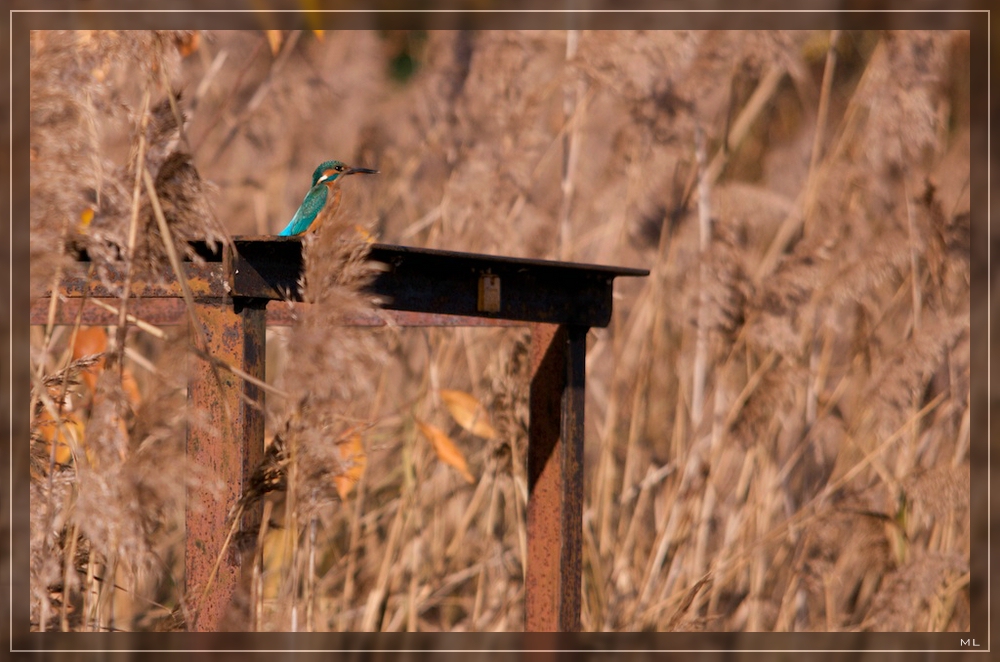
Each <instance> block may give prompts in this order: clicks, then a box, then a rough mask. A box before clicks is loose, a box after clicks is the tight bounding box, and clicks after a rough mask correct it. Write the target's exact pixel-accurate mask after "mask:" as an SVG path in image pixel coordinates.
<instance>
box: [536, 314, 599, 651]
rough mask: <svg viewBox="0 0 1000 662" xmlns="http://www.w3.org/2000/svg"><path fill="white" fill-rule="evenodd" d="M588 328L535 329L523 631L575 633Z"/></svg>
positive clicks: (577, 614) (550, 327)
mask: <svg viewBox="0 0 1000 662" xmlns="http://www.w3.org/2000/svg"><path fill="white" fill-rule="evenodd" d="M585 343H586V328H583V327H565V326H559V327H555V326H553V325H549V324H534V325H532V327H531V365H532V371H533V372H532V380H531V394H530V406H531V411H530V421H529V428H528V438H529V440H528V490H529V498H528V568H527V577H525V607H524V611H525V630H526V631H528V632H575V631H578V630H579V629H580V581H581V562H580V560H581V549H582V547H581V545H582V535H583V528H582V524H583V453H582V451H583V397H582V396H583V385H582V383H581V382H580V380H579V378H578V377H577V375H578V374H579V371H580V370H581V369H582V368H583V367H584V358H585V352H581V347H583V348H584V349H585V347H586V345H585Z"/></svg>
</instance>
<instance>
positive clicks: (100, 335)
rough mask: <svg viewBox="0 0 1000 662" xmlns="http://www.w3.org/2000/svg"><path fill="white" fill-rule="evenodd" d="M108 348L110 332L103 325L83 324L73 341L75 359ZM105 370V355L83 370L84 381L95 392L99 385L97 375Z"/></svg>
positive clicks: (99, 352) (98, 352)
mask: <svg viewBox="0 0 1000 662" xmlns="http://www.w3.org/2000/svg"><path fill="white" fill-rule="evenodd" d="M107 348H108V332H107V331H106V330H105V329H104V327H103V326H81V327H80V330H79V331H78V332H77V334H76V340H75V341H74V342H73V360H74V361H76V360H77V359H80V358H83V357H84V356H90V355H92V354H103V353H104V352H105V351H106V350H107ZM102 370H104V357H103V356H102V357H101V359H100V360H99V361H98V362H97V363H95V364H94V365H92V366H90V367H89V368H86V369H85V370H84V371H83V375H82V377H83V381H84V382H85V383H86V384H87V388H89V389H90V392H91V393H93V392H94V387H95V386H96V385H97V377H98V375H100V374H101V371H102Z"/></svg>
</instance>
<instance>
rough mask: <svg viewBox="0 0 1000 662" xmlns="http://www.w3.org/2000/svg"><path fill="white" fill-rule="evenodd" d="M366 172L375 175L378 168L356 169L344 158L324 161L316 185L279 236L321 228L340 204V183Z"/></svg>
mask: <svg viewBox="0 0 1000 662" xmlns="http://www.w3.org/2000/svg"><path fill="white" fill-rule="evenodd" d="M358 173H363V174H366V175H374V174H377V173H378V170H372V169H371V168H352V167H351V166H348V165H345V164H343V163H341V162H340V161H324V162H323V163H321V164H319V166H318V167H317V168H316V170H315V171H314V172H313V178H312V188H310V189H309V192H308V193H306V197H305V199H304V200H302V204H301V205H299V209H298V211H296V212H295V216H293V217H292V220H291V221H290V222H289V223H288V225H287V226H286V227H285V229H284V230H282V231H281V232H280V233H278V236H279V237H291V236H293V235H297V234H303V233H305V232H309V231H313V232H315V231H316V230H319V228H320V226H321V225H323V221H325V220H326V219H328V218H332V217H333V216H334V214H336V213H337V208H338V207H340V193H341V191H340V183H341V181H342V180H343V178H344V177H346V176H347V175H355V174H358Z"/></svg>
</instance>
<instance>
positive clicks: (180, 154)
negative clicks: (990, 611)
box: [30, 31, 981, 632]
mask: <svg viewBox="0 0 1000 662" xmlns="http://www.w3.org/2000/svg"><path fill="white" fill-rule="evenodd" d="M969 52H970V51H969V37H968V33H967V32H945V31H942V32H907V31H885V32H828V31H822V32H751V31H734V32H659V31H650V32H628V33H624V32H612V31H609V32H603V31H599V32H591V31H584V32H574V31H569V32H565V31H551V32H477V31H459V32H421V31H399V32H375V31H370V32H364V31H359V32H352V31H345V32H312V31H303V32H277V31H271V32H260V31H258V32H163V33H155V32H35V33H32V37H31V65H30V66H31V136H30V139H31V293H32V298H33V299H34V298H35V297H38V296H40V295H41V294H42V292H44V290H45V289H46V288H48V287H50V286H51V284H52V283H53V279H54V278H57V277H58V275H59V274H60V270H61V269H62V268H63V267H64V266H65V265H66V264H67V263H68V260H70V259H72V250H71V249H72V248H74V247H80V246H83V247H86V248H87V249H88V251H89V252H90V254H91V255H92V256H93V258H94V261H95V269H96V273H97V275H98V277H101V276H102V274H103V268H104V266H105V265H106V264H107V263H108V261H109V260H111V259H113V258H114V257H115V256H116V255H117V254H119V253H120V254H122V255H126V256H130V258H129V261H130V264H131V265H132V266H131V268H132V269H133V272H134V274H135V278H139V277H149V278H155V277H157V275H159V274H165V273H170V272H171V265H170V262H169V260H168V256H167V254H166V252H165V249H164V240H163V237H162V236H161V234H160V230H159V228H160V227H161V226H160V225H159V224H158V221H157V219H156V218H155V216H156V214H155V210H154V209H153V205H152V202H151V198H150V188H149V187H147V186H145V185H144V184H143V183H142V180H143V174H142V173H143V172H144V171H148V172H149V173H150V176H151V178H152V179H153V180H154V186H153V188H154V189H155V192H156V196H157V199H158V200H160V201H161V202H162V206H163V208H164V216H165V219H164V220H165V221H166V223H167V227H168V228H169V230H170V235H171V241H172V242H174V243H175V244H176V245H178V246H181V247H183V246H184V245H185V243H184V242H185V241H186V240H188V239H191V238H202V237H206V238H208V239H209V240H211V241H214V242H224V241H227V240H228V237H229V236H231V235H234V234H276V233H277V232H278V231H279V230H280V229H281V228H282V227H284V225H285V224H286V223H287V221H288V219H289V218H290V217H291V215H292V213H293V212H294V211H295V209H296V207H297V206H298V204H299V203H300V202H301V199H302V196H303V195H304V194H305V192H306V190H307V188H308V181H309V177H310V175H311V173H312V170H313V168H314V167H315V166H316V165H317V164H318V163H320V162H321V161H323V160H325V159H329V158H336V159H340V160H342V161H345V162H347V163H350V164H351V165H357V166H364V167H374V168H378V169H379V170H380V171H381V174H379V175H377V176H374V177H366V178H360V177H359V178H350V179H349V180H348V181H347V182H346V183H345V185H344V188H345V196H344V204H343V206H342V208H341V214H340V217H339V221H340V222H339V223H338V224H335V225H334V226H332V227H329V228H324V230H323V232H321V233H320V234H319V236H317V237H316V238H315V239H314V240H310V241H309V242H308V246H307V249H306V250H307V273H306V279H305V285H304V287H305V293H306V297H307V299H308V300H310V301H313V302H314V303H315V305H314V306H313V307H312V308H311V309H310V310H309V312H307V313H305V314H304V315H303V316H302V318H301V319H299V320H298V321H297V323H296V324H295V325H294V326H292V327H289V328H272V329H269V331H268V366H267V371H268V381H269V382H270V383H271V384H272V386H273V389H272V391H271V392H270V393H269V395H268V399H267V406H268V431H269V435H268V436H269V443H273V442H270V439H271V438H272V437H273V436H274V435H275V434H277V436H278V438H279V439H281V440H282V441H283V443H284V444H285V445H286V450H285V451H283V452H282V453H281V454H280V460H281V463H280V465H281V467H280V468H281V470H282V471H283V472H285V473H284V474H283V475H284V476H285V480H286V488H287V489H286V490H285V491H280V492H272V493H269V494H267V495H266V496H265V499H266V502H267V503H266V505H265V512H267V513H268V514H269V517H268V519H267V521H268V527H267V529H266V530H265V531H263V532H262V533H261V536H260V537H261V539H262V540H263V549H262V553H261V556H262V558H263V562H262V565H261V568H260V572H259V575H258V576H257V578H256V579H255V581H254V587H253V592H252V593H251V594H249V595H247V596H244V598H245V599H243V600H242V601H241V602H240V603H239V604H238V605H237V606H235V607H234V610H233V615H232V623H233V624H234V627H241V628H248V629H257V630H278V631H287V630H290V629H296V630H316V631H331V630H341V631H357V630H390V631H392V630H397V631H398V630H411V631H412V630H422V631H445V630H446V631H483V630H487V631H510V630H519V629H521V628H522V627H523V595H524V591H523V577H524V566H525V521H524V512H525V499H526V491H527V489H526V476H525V459H524V458H525V444H526V423H527V421H526V413H527V404H526V403H527V385H528V383H527V379H528V372H527V371H528V365H527V353H526V352H527V344H526V343H527V335H526V333H525V332H524V331H521V330H509V329H508V330H503V329H500V330H497V329H493V330H487V329H410V330H400V329H392V328H388V329H381V330H370V329H354V328H347V327H342V326H339V321H340V320H342V319H343V317H344V316H345V315H349V314H350V313H351V312H354V311H357V310H358V309H363V308H367V307H370V305H371V303H370V302H369V301H367V300H366V299H365V297H363V296H361V295H360V294H359V288H360V286H361V285H363V283H364V282H365V279H366V278H367V276H368V274H367V273H366V269H365V267H364V261H363V259H362V258H363V256H364V252H365V250H366V249H365V247H366V246H367V241H366V239H365V238H366V237H370V236H374V237H377V238H378V239H379V240H380V241H385V242H389V243H401V244H407V245H413V246H427V247H433V248H445V249H451V250H461V251H474V252H485V253H493V254H502V255H512V256H522V257H533V258H551V259H566V260H574V261H583V262H594V263H606V264H616V265H627V266H640V267H647V268H650V269H651V270H652V275H651V276H650V277H649V278H647V279H641V280H640V279H636V280H630V279H623V280H622V281H621V282H619V283H618V284H617V285H616V288H617V293H618V295H619V296H618V299H617V300H616V307H615V316H614V319H613V321H612V323H611V325H610V327H609V328H607V329H595V330H593V331H592V332H591V334H590V338H589V343H588V355H587V369H588V378H587V386H588V392H587V425H586V447H585V457H586V504H585V512H584V526H585V535H584V545H585V548H584V577H583V589H584V600H583V615H582V618H583V627H584V629H586V630H596V631H602V630H605V631H635V630H711V631H844V630H846V631H934V630H948V631H958V632H965V631H968V629H969V623H970V599H969V586H970V574H969V558H970V535H971V534H970V514H969V498H970V497H969V463H970V449H969V446H970V433H969V421H970V410H969V403H970V380H969V363H970V359H969V355H970V352H969V328H970V307H969V306H970V304H969V288H970V251H971V250H972V247H971V245H970V220H969V219H970V203H969V176H970V140H972V139H973V137H972V131H971V130H970V119H969V117H970V110H969V108H970V105H969V104H970V102H969V99H970V83H969V80H970V73H969V70H970V61H969V60H970V56H969ZM173 92H178V93H179V94H177V95H174V94H173ZM181 116H183V117H184V118H186V121H185V122H179V121H178V120H179V118H180V117H181ZM974 139H976V140H979V139H981V137H979V136H975V137H974ZM188 347H189V339H188V338H187V337H186V336H185V335H184V334H183V333H182V332H181V330H179V329H169V328H164V329H156V328H155V327H154V328H152V329H145V330H143V329H136V328H132V329H130V330H128V331H126V330H125V329H124V327H123V326H119V327H117V328H116V327H112V328H111V329H86V328H80V329H76V328H73V327H56V328H51V329H48V328H43V327H34V328H33V329H32V344H31V353H32V372H33V382H32V386H33V397H32V439H31V444H32V446H31V452H32V480H31V507H32V510H31V513H32V514H31V526H32V530H31V596H32V603H31V622H32V626H33V628H36V629H45V630H60V629H62V630H107V629H118V630H137V629H138V630H149V629H183V628H184V627H185V614H186V613H187V612H188V610H189V609H190V606H191V603H192V602H193V601H195V600H196V596H191V595H188V596H184V595H182V592H181V591H180V589H179V586H180V579H181V573H182V569H183V564H182V552H183V507H184V490H185V488H186V487H188V486H193V485H201V486H205V485H208V486H211V485H212V484H213V481H214V480H215V479H214V477H213V476H211V475H209V474H208V473H207V472H205V471H203V470H199V468H198V467H191V466H188V465H187V464H186V463H185V461H184V452H183V449H184V431H185V429H186V426H187V425H190V424H204V422H203V421H199V420H191V419H190V416H189V415H188V414H186V413H185V408H184V402H185V395H184V388H185V383H186V374H185V372H184V366H185V365H186V364H187V357H188V355H189V353H190V352H189V349H188ZM251 544H253V541H251Z"/></svg>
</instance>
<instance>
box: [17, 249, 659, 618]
mask: <svg viewBox="0 0 1000 662" xmlns="http://www.w3.org/2000/svg"><path fill="white" fill-rule="evenodd" d="M193 247H194V249H195V252H196V253H197V254H198V255H200V256H201V257H202V258H203V259H205V260H206V261H205V262H204V263H190V262H188V263H185V265H184V278H185V280H187V283H188V285H189V287H190V290H191V293H192V296H193V298H194V301H195V304H194V311H193V313H194V317H195V319H197V324H198V325H199V328H200V332H201V334H202V336H203V337H204V339H205V343H206V345H207V347H206V350H207V351H208V353H209V354H211V355H212V356H214V357H215V358H216V359H217V360H222V361H225V362H226V363H227V364H229V365H231V366H234V367H237V368H239V369H240V370H242V371H243V372H244V373H246V374H248V375H250V376H251V377H253V378H255V379H258V380H263V379H264V364H265V361H264V353H265V345H266V343H265V328H266V326H267V325H289V324H291V323H293V321H294V319H295V317H296V315H297V314H298V312H299V311H300V310H301V307H302V306H303V305H305V304H302V303H298V302H299V301H301V297H300V296H299V292H298V283H299V279H300V277H301V275H302V267H303V255H302V243H301V238H299V237H287V238H285V237H282V238H276V237H236V238H234V241H233V244H232V245H231V246H227V247H225V248H223V249H222V251H221V253H219V252H213V251H211V250H210V249H209V248H208V247H207V246H206V245H205V244H204V243H202V242H194V244H193ZM82 257H84V258H85V257H86V256H82ZM369 259H370V260H373V261H375V262H378V263H380V264H381V265H382V267H381V270H380V272H379V274H378V276H377V277H376V278H375V280H374V281H373V282H372V283H371V285H370V286H369V288H368V290H369V292H370V293H371V294H372V295H373V296H374V297H376V298H377V300H378V302H379V305H380V307H381V310H379V311H377V312H376V313H373V314H371V315H358V316H355V317H353V318H350V319H348V320H345V321H344V324H348V325H355V326H373V327H375V326H383V325H387V324H393V325H398V326H525V325H528V326H530V327H531V337H532V347H531V366H532V377H531V393H530V423H529V433H528V458H527V464H528V489H529V499H528V508H527V520H528V521H527V527H528V530H527V533H528V560H527V575H526V577H525V630H526V631H529V632H560V631H561V632H571V631H577V630H579V629H580V604H581V602H580V600H581V578H582V556H583V554H582V550H583V544H582V540H583V438H584V435H583V421H584V398H585V378H586V375H585V372H586V350H587V331H588V330H589V329H590V328H591V327H604V326H607V324H608V323H609V322H610V320H611V312H612V293H613V282H614V279H615V278H616V277H618V276H646V275H648V274H649V272H648V271H647V270H644V269H627V268H619V267H607V266H601V265H590V264H576V263H568V262H553V261H546V260H528V259H522V258H510V257H498V256H492V255H477V254H472V253H456V252H452V251H440V250H432V249H424V248H411V247H406V246H394V245H388V244H374V245H372V246H371V249H370V254H369ZM89 266H90V264H89V262H87V261H86V259H83V260H81V261H79V262H78V263H77V264H75V265H73V266H72V267H71V268H70V269H69V270H67V272H66V274H65V276H64V278H63V280H62V282H61V284H60V287H59V288H58V291H56V292H50V293H48V296H46V297H44V298H41V299H39V300H37V301H35V302H33V304H32V307H31V323H32V324H47V323H48V322H49V320H50V318H51V320H52V321H53V322H54V323H56V324H74V323H75V322H76V320H77V318H78V315H79V319H80V320H81V322H82V323H83V324H87V325H110V324H116V323H117V322H118V312H117V309H118V307H119V306H120V305H121V302H122V300H121V293H120V292H117V291H114V288H110V289H109V288H108V287H105V286H104V285H103V284H101V283H100V282H98V281H97V280H96V279H94V278H93V276H92V273H91V272H92V270H91V269H90V268H89ZM107 273H108V275H109V277H108V280H110V281H112V282H119V283H121V282H124V280H125V278H124V276H125V272H124V267H118V268H115V267H112V268H111V269H110V270H109V271H108V272H107ZM52 297H54V298H55V304H54V308H50V306H52V305H53V298H52ZM127 313H128V314H129V315H130V316H133V317H130V318H129V320H130V322H132V323H139V322H147V323H149V324H153V325H156V326H169V325H181V324H191V323H192V321H191V311H188V310H187V304H186V303H185V301H184V300H183V299H182V292H181V286H180V283H179V282H178V281H177V280H176V279H175V278H174V279H172V278H167V279H165V280H164V281H163V282H159V283H145V282H134V283H133V285H132V287H131V297H130V298H129V299H128V301H127ZM192 360H195V361H197V363H196V365H194V366H193V370H192V373H191V374H192V377H191V379H190V382H189V384H188V402H189V404H190V406H191V407H192V408H193V409H195V410H196V411H198V412H201V415H199V416H194V417H192V422H191V423H189V428H188V441H187V452H188V456H189V457H190V458H191V459H192V460H193V461H195V462H197V463H198V464H200V465H203V466H207V467H209V468H211V469H212V470H213V471H214V473H215V474H216V475H217V476H218V477H219V478H220V479H221V480H222V482H223V484H224V485H225V494H224V495H223V498H222V499H214V498H211V497H210V495H209V494H208V493H207V492H205V491H193V492H191V493H190V494H189V502H188V508H187V514H186V520H185V521H186V526H187V531H186V543H185V550H186V552H185V554H186V558H185V583H186V586H187V588H188V591H189V594H191V592H194V593H193V595H195V596H197V595H198V594H199V593H200V592H201V589H202V587H204V586H205V585H206V582H208V581H209V578H210V576H211V574H212V572H213V568H214V566H215V564H216V559H217V557H218V553H219V550H220V549H222V547H223V543H224V541H225V538H226V536H227V535H228V533H229V532H228V530H227V527H226V520H227V517H228V514H229V508H230V507H231V505H232V504H234V503H236V502H237V501H238V500H239V499H240V497H241V496H242V495H243V494H244V491H245V489H246V486H247V482H248V481H249V479H250V476H251V473H252V471H253V469H254V467H256V465H257V463H258V462H259V461H260V459H261V458H262V456H263V452H264V415H263V402H264V394H263V392H262V391H261V390H260V389H259V388H258V387H257V386H255V385H254V384H253V383H251V382H250V381H249V380H244V379H243V378H242V377H239V376H237V375H236V374H233V373H232V372H230V371H224V370H219V369H218V368H216V367H215V366H214V365H213V363H211V362H208V361H205V360H202V359H201V358H197V359H195V358H192ZM259 518H260V512H259V510H253V511H251V512H246V513H244V515H243V517H242V521H241V523H240V527H241V528H242V529H244V530H252V528H253V527H255V526H256V524H257V523H258V521H259ZM250 565H251V564H250V563H249V562H248V559H247V558H241V555H240V554H239V553H237V552H230V553H229V554H228V555H227V557H226V558H224V559H223V560H222V562H221V563H220V564H219V568H218V570H217V572H216V576H215V578H214V583H213V584H212V588H211V590H210V591H209V592H208V593H207V594H206V595H207V597H206V598H205V600H204V602H203V604H201V608H200V611H199V613H198V615H197V619H196V622H195V623H189V624H188V626H189V627H191V628H192V629H196V630H201V631H215V630H219V629H220V628H224V627H226V624H225V622H224V616H225V614H226V611H227V609H228V607H229V605H230V602H231V600H232V597H233V595H234V594H235V593H236V591H237V589H238V588H239V586H240V583H241V582H247V581H248V580H249V578H248V576H247V571H246V569H247V568H248V567H250Z"/></svg>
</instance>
